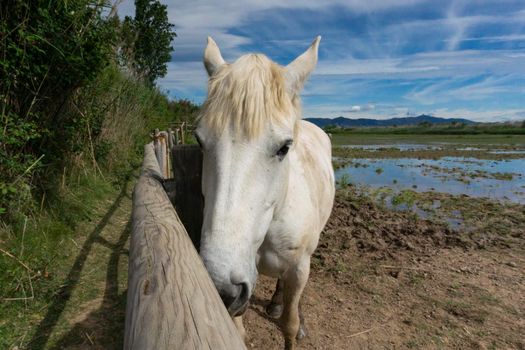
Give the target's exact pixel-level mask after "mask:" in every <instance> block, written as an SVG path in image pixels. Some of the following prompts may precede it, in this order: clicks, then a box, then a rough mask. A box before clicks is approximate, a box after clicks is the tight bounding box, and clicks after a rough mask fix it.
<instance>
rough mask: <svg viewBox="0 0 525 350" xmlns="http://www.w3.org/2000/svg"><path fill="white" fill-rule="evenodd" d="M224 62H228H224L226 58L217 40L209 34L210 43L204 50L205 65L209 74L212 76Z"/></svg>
mask: <svg viewBox="0 0 525 350" xmlns="http://www.w3.org/2000/svg"><path fill="white" fill-rule="evenodd" d="M224 63H226V62H224V59H223V58H222V55H221V50H219V47H218V46H217V44H216V43H215V41H214V40H213V39H212V38H211V36H209V37H208V44H207V45H206V49H205V50H204V67H206V71H207V72H208V76H210V77H211V76H212V75H213V74H214V73H215V72H216V71H217V69H218V68H219V67H220V66H222V65H223V64H224Z"/></svg>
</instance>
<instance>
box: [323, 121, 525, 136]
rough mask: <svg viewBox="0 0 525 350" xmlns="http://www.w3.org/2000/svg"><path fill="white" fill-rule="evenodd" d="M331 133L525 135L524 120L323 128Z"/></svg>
mask: <svg viewBox="0 0 525 350" xmlns="http://www.w3.org/2000/svg"><path fill="white" fill-rule="evenodd" d="M324 129H325V130H326V131H327V132H329V133H331V134H346V135H352V134H362V135H447V136H448V135H525V122H521V123H518V122H516V123H491V124H488V123H484V124H472V125H470V124H468V125H467V124H430V123H421V124H419V125H410V126H392V127H359V128H337V127H331V126H327V127H325V128H324Z"/></svg>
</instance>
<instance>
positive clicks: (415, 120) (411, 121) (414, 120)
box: [306, 114, 476, 128]
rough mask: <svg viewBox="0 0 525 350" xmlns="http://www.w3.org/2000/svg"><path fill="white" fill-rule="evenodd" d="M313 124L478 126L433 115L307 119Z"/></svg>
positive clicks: (348, 125) (469, 122)
mask: <svg viewBox="0 0 525 350" xmlns="http://www.w3.org/2000/svg"><path fill="white" fill-rule="evenodd" d="M306 120H308V121H309V122H311V123H314V124H315V125H317V126H320V127H324V126H327V125H334V126H339V127H342V128H355V127H374V126H377V127H381V126H383V127H384V126H394V125H395V126H408V125H418V124H420V123H430V124H451V123H465V124H476V122H473V121H472V120H468V119H462V118H439V117H433V116H431V115H426V114H421V115H418V116H417V117H405V118H391V119H384V120H379V119H367V118H360V119H349V118H344V117H338V118H333V119H329V118H306Z"/></svg>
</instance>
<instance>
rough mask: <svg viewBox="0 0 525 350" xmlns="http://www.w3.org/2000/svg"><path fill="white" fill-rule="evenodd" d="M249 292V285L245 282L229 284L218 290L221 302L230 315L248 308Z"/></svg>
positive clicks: (240, 312)
mask: <svg viewBox="0 0 525 350" xmlns="http://www.w3.org/2000/svg"><path fill="white" fill-rule="evenodd" d="M250 294H251V293H250V287H249V285H248V283H246V282H242V283H238V284H231V285H229V286H228V287H227V288H222V289H221V290H220V291H219V295H220V296H221V299H222V302H223V303H224V306H226V309H227V310H228V313H229V314H230V316H232V317H235V316H241V315H242V314H244V312H245V311H246V309H247V308H248V302H249V300H250Z"/></svg>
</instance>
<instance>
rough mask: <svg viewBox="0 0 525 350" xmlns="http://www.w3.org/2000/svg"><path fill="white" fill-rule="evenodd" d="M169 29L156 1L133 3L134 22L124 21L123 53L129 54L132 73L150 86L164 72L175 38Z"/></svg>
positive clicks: (164, 10)
mask: <svg viewBox="0 0 525 350" xmlns="http://www.w3.org/2000/svg"><path fill="white" fill-rule="evenodd" d="M173 27H174V25H173V24H171V23H169V21H168V11H167V6H166V5H163V4H161V3H160V2H159V1H158V0H135V18H134V19H132V18H130V17H126V18H125V20H124V24H123V28H124V33H123V35H124V36H125V38H124V46H125V48H124V51H128V52H130V53H129V55H130V56H131V58H132V62H131V66H132V67H133V69H134V71H135V72H136V73H137V74H138V75H139V76H140V77H142V78H144V80H145V81H146V82H148V83H149V84H151V85H153V84H154V82H155V80H156V79H157V78H161V77H163V76H165V75H166V73H167V71H168V70H167V63H168V62H169V61H170V59H171V51H173V47H172V46H171V41H172V40H173V38H175V37H176V36H177V34H176V33H175V32H174V31H173ZM130 32H132V33H133V38H130V35H129V34H130ZM126 46H127V47H126ZM130 46H132V48H131V49H130Z"/></svg>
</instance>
